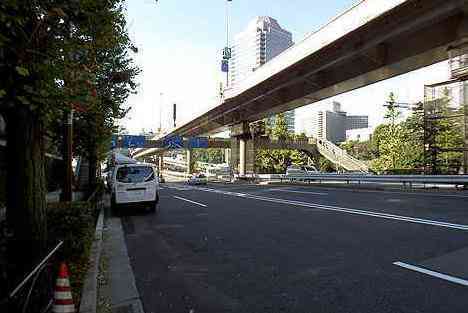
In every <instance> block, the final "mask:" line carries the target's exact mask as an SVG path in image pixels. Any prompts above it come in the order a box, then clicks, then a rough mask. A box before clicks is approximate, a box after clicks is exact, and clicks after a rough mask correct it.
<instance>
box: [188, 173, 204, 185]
mask: <svg viewBox="0 0 468 313" xmlns="http://www.w3.org/2000/svg"><path fill="white" fill-rule="evenodd" d="M207 182H208V179H207V178H206V176H205V175H204V174H193V175H192V177H190V178H189V180H188V181H187V183H188V184H189V185H206V183H207Z"/></svg>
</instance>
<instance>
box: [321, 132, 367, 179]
mask: <svg viewBox="0 0 468 313" xmlns="http://www.w3.org/2000/svg"><path fill="white" fill-rule="evenodd" d="M317 149H318V151H319V152H320V154H321V155H323V156H324V157H325V158H327V159H328V160H330V161H331V162H333V163H334V164H337V165H338V166H341V167H343V168H344V169H345V170H347V171H353V172H363V173H368V172H369V167H368V166H367V164H366V163H364V162H362V161H360V160H358V159H356V158H353V157H352V156H350V155H349V154H348V153H347V152H346V151H345V150H343V149H341V148H340V147H338V146H337V145H335V144H334V143H332V142H331V141H328V140H325V139H317Z"/></svg>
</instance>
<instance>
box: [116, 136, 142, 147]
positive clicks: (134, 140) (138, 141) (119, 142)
mask: <svg viewBox="0 0 468 313" xmlns="http://www.w3.org/2000/svg"><path fill="white" fill-rule="evenodd" d="M145 143H146V138H145V136H139V135H138V136H135V135H120V136H118V135H113V136H112V141H111V147H112V148H144V147H145Z"/></svg>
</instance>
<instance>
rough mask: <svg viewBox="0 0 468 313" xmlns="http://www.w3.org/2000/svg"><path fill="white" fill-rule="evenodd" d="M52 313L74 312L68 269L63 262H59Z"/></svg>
mask: <svg viewBox="0 0 468 313" xmlns="http://www.w3.org/2000/svg"><path fill="white" fill-rule="evenodd" d="M52 312H53V313H74V312H75V305H74V304H73V298H72V294H71V288H70V280H69V278H68V269H67V265H66V264H65V263H63V262H62V263H61V264H60V268H59V273H58V277H57V282H56V283H55V290H54V305H53V307H52Z"/></svg>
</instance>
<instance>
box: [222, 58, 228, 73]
mask: <svg viewBox="0 0 468 313" xmlns="http://www.w3.org/2000/svg"><path fill="white" fill-rule="evenodd" d="M221 71H222V72H224V73H227V72H229V63H228V60H222V61H221Z"/></svg>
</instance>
